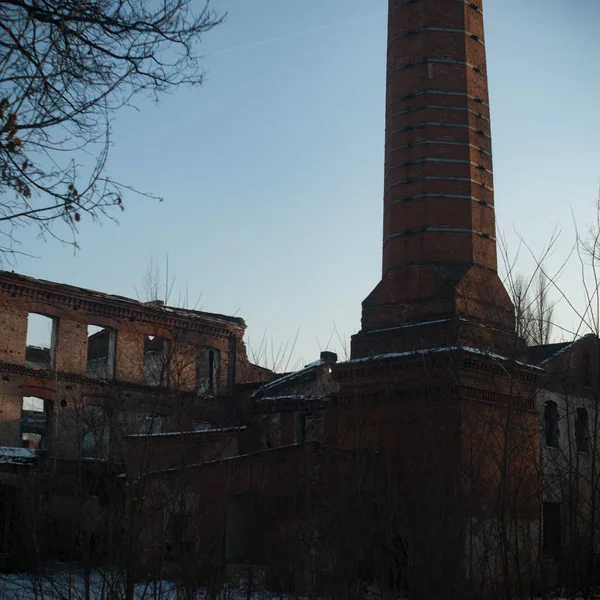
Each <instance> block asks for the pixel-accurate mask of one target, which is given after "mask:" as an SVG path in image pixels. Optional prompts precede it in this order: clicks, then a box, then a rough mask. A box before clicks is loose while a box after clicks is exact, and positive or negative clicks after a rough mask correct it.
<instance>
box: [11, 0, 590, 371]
mask: <svg viewBox="0 0 600 600" xmlns="http://www.w3.org/2000/svg"><path fill="white" fill-rule="evenodd" d="M214 5H215V7H216V8H218V9H222V10H226V11H227V12H228V19H227V21H226V23H225V24H224V25H222V26H221V27H219V28H218V29H216V30H214V31H213V32H211V33H209V34H208V35H207V36H206V37H205V40H204V44H203V50H204V52H205V54H206V58H205V62H204V65H205V67H206V69H207V71H208V77H207V80H206V83H205V85H204V86H203V87H201V88H195V89H179V90H177V91H176V92H175V93H173V94H172V95H170V96H168V97H164V98H163V99H162V101H161V102H160V104H158V105H157V104H154V103H152V102H149V101H144V100H141V99H140V100H139V101H138V102H137V106H138V108H139V111H136V110H133V109H125V110H124V111H123V112H122V113H120V114H119V116H118V117H117V119H116V120H115V132H114V144H115V146H114V149H113V151H112V154H111V157H110V165H109V172H110V174H111V175H112V176H113V177H115V178H117V179H120V180H122V181H124V182H126V183H128V184H130V185H133V186H135V187H137V188H139V189H141V190H147V191H150V192H153V193H155V194H158V195H160V196H163V197H164V198H165V202H164V203H162V204H156V203H153V202H151V201H147V200H143V199H139V198H136V197H135V196H133V195H131V196H129V198H127V210H126V211H125V213H124V214H122V215H121V216H120V225H118V226H117V225H114V224H112V223H105V224H104V225H103V226H102V227H99V226H97V225H92V224H89V223H85V222H84V223H83V224H82V226H81V236H80V240H79V241H80V245H81V250H80V252H78V253H77V255H75V256H73V252H72V249H70V248H68V247H62V246H60V245H58V244H56V243H52V242H49V243H43V242H42V241H39V240H36V239H35V238H34V236H33V234H31V235H27V236H25V239H24V242H25V244H24V247H23V248H22V249H23V250H26V251H29V252H31V253H32V254H35V255H37V256H38V257H39V258H35V259H34V258H20V259H19V261H18V263H17V264H16V265H14V267H11V268H14V269H15V270H17V271H19V272H23V273H26V274H29V275H32V276H36V277H42V278H46V279H51V280H56V281H61V282H67V283H70V284H74V285H80V286H84V287H89V288H93V289H98V290H102V291H106V292H111V293H117V294H122V295H128V296H134V297H135V293H136V292H135V287H136V286H138V287H139V284H140V280H141V278H142V276H143V272H144V270H145V268H146V266H147V263H148V261H149V259H150V257H151V255H152V256H154V258H155V259H156V260H159V261H163V260H164V257H165V256H166V255H167V254H168V255H169V257H170V265H171V272H172V275H175V276H176V277H177V282H176V288H178V289H183V288H184V287H185V285H187V287H188V293H189V297H190V298H191V299H195V298H197V297H198V296H199V295H200V294H202V299H201V305H202V307H203V309H204V310H208V311H214V312H223V313H229V314H234V313H235V314H239V316H242V317H244V318H245V319H246V322H247V324H248V335H249V338H250V342H251V344H252V345H253V346H255V347H256V346H257V345H258V343H259V342H260V339H261V338H262V336H263V333H264V332H265V331H266V333H267V337H268V338H269V340H270V339H271V338H272V339H273V341H274V344H275V346H278V345H279V343H281V342H284V341H285V340H288V339H291V338H293V337H294V336H295V334H296V331H297V330H298V329H299V338H298V343H297V346H296V349H295V353H294V357H295V358H294V360H295V359H298V360H300V361H305V362H308V361H311V360H314V359H315V358H316V357H317V356H318V353H319V350H320V349H324V348H325V345H326V343H327V340H328V339H329V337H330V335H331V333H332V329H333V326H334V323H335V324H336V325H337V328H338V330H339V332H340V334H341V335H342V336H345V337H349V336H350V335H351V334H352V333H354V332H356V331H357V330H358V329H359V327H360V303H361V300H362V299H363V298H364V297H365V296H366V295H367V294H368V293H369V292H370V291H371V289H372V288H373V287H374V285H375V284H376V283H377V281H378V280H379V276H380V251H381V217H382V189H383V184H382V181H383V139H384V132H383V126H384V91H385V90H384V75H385V42H386V10H387V0H305V1H304V2H300V1H298V0H216V1H215V3H214ZM484 11H485V15H486V34H487V50H488V70H489V75H490V88H491V89H490V92H491V108H492V127H493V136H494V138H493V139H494V165H495V188H496V203H497V216H498V227H499V229H500V230H501V231H502V232H504V234H505V235H506V237H507V239H508V242H509V245H510V247H511V249H513V250H516V246H517V243H518V236H517V233H515V231H516V232H518V233H519V234H521V235H522V236H523V237H525V238H526V239H527V241H528V243H530V244H531V246H532V248H534V250H536V251H537V250H539V249H541V248H542V247H543V245H544V243H545V241H546V240H547V239H548V237H549V236H550V234H551V233H552V231H553V229H554V228H555V226H556V224H557V223H558V224H561V226H562V227H563V234H562V237H561V239H560V241H559V246H558V247H557V249H556V252H555V254H554V256H553V257H552V259H551V261H550V263H551V264H550V268H552V266H554V264H559V262H560V260H561V258H562V257H563V256H565V255H566V254H567V253H568V249H569V246H570V244H571V242H572V226H571V210H574V211H575V212H576V214H577V215H578V217H579V218H580V221H581V222H584V221H585V220H586V219H589V218H591V216H593V202H594V199H595V196H596V192H597V187H598V180H599V176H600V143H599V140H598V133H599V132H600V108H599V107H600V78H599V77H598V74H599V73H600V36H598V34H597V32H598V26H599V25H600V2H598V0H577V2H574V1H573V0H527V2H523V0H485V2H484ZM521 256H522V261H521V264H520V266H521V268H522V269H523V270H524V271H527V270H528V269H529V268H530V267H531V261H528V260H527V258H526V252H525V251H524V252H522V254H521ZM565 277H566V279H565V282H566V285H576V284H577V277H576V274H574V273H572V272H571V273H567V275H566V276H565ZM568 318H569V317H568V316H566V314H565V316H564V319H565V322H566V321H567V320H568ZM330 346H331V348H332V349H334V350H335V349H338V350H339V343H338V342H337V340H333V341H332V343H331V344H330Z"/></svg>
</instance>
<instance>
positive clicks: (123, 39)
mask: <svg viewBox="0 0 600 600" xmlns="http://www.w3.org/2000/svg"><path fill="white" fill-rule="evenodd" d="M193 6H194V3H193V2H192V0H164V1H162V2H158V3H155V2H146V1H145V0H131V1H128V2H124V1H122V0H102V1H100V2H85V1H83V0H44V1H39V0H0V47H1V48H2V50H1V52H0V193H2V195H3V196H2V202H0V223H1V225H0V236H2V238H3V243H2V244H1V245H0V252H2V253H4V255H6V254H7V253H8V252H11V251H14V244H15V242H18V239H17V236H16V231H15V228H16V227H19V226H26V225H31V224H35V225H36V226H37V227H38V228H39V229H40V232H41V234H42V235H46V234H48V235H49V236H51V237H55V238H58V239H61V240H63V241H66V238H69V243H72V244H75V243H76V242H75V233H76V226H77V223H78V222H79V221H80V220H81V219H82V218H83V217H84V216H88V217H91V218H93V219H99V218H102V217H109V218H114V217H112V216H111V212H112V211H111V209H113V208H115V207H116V208H120V209H122V208H123V200H122V196H123V193H124V191H126V189H131V188H129V187H127V186H124V185H122V184H120V183H119V182H116V181H114V180H112V179H111V178H110V177H108V176H107V175H106V174H105V173H104V171H105V166H106V164H107V157H108V150H109V146H110V132H111V118H112V115H113V114H114V113H115V111H116V110H118V109H119V108H121V107H123V106H125V105H128V104H130V103H131V101H132V99H133V98H134V97H136V96H139V95H140V94H147V95H150V96H153V97H158V96H159V95H160V94H161V93H163V92H166V91H168V90H170V89H172V88H175V87H177V86H179V85H182V84H190V85H198V84H201V83H202V81H203V76H204V73H203V71H202V70H201V69H200V67H199V55H198V53H197V50H196V46H197V43H198V42H199V41H200V38H201V36H202V34H203V33H205V32H207V31H209V30H211V29H212V28H213V27H215V26H216V25H218V24H219V23H221V21H222V19H223V17H222V16H219V15H218V14H217V13H216V12H215V11H213V10H212V9H210V7H209V2H208V0H207V1H206V2H205V3H204V6H203V7H201V9H200V10H199V11H198V12H195V11H194V10H193ZM79 163H82V164H79ZM58 221H60V222H63V224H64V225H66V230H65V229H61V230H58V231H56V230H55V228H51V226H52V225H53V224H54V223H55V222H58Z"/></svg>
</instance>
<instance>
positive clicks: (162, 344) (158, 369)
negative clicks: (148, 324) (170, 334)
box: [144, 335, 169, 387]
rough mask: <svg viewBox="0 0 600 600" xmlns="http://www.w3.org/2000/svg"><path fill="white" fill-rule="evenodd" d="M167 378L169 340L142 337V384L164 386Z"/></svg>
mask: <svg viewBox="0 0 600 600" xmlns="http://www.w3.org/2000/svg"><path fill="white" fill-rule="evenodd" d="M168 377H169V340H167V339H166V338H164V337H161V336H160V335H145V336H144V383H145V384H146V385H152V386H161V387H162V386H166V385H167V383H168Z"/></svg>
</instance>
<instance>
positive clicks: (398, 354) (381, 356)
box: [347, 346, 544, 371]
mask: <svg viewBox="0 0 600 600" xmlns="http://www.w3.org/2000/svg"><path fill="white" fill-rule="evenodd" d="M460 350H462V351H464V352H470V353H471V354H478V355H480V356H486V357H488V358H493V359H495V360H502V361H507V360H511V359H510V358H507V357H506V356H501V355H500V354H495V353H494V352H487V351H486V350H480V349H479V348H470V347H468V346H446V347H442V348H425V349H423V350H408V351H406V352H390V353H388V354H377V355H374V356H365V357H364V358H353V359H352V360H349V361H347V362H348V363H360V362H369V361H372V360H383V359H386V358H398V357H401V356H422V355H425V354H440V353H442V352H457V351H460ZM515 362H516V363H517V364H519V365H523V366H525V367H530V368H532V369H538V370H540V371H543V370H544V369H542V368H541V367H536V366H535V365H529V364H527V363H524V362H520V361H518V360H516V361H515Z"/></svg>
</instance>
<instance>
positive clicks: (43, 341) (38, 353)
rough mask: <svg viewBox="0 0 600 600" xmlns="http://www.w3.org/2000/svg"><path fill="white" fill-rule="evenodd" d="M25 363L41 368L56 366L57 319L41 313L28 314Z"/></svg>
mask: <svg viewBox="0 0 600 600" xmlns="http://www.w3.org/2000/svg"><path fill="white" fill-rule="evenodd" d="M26 344H27V346H26V348H25V364H26V365H29V366H30V367H37V368H39V369H51V368H53V367H54V349H55V345H56V319H53V318H52V317H48V316H46V315H42V314H39V313H29V314H28V315H27V342H26Z"/></svg>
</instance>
